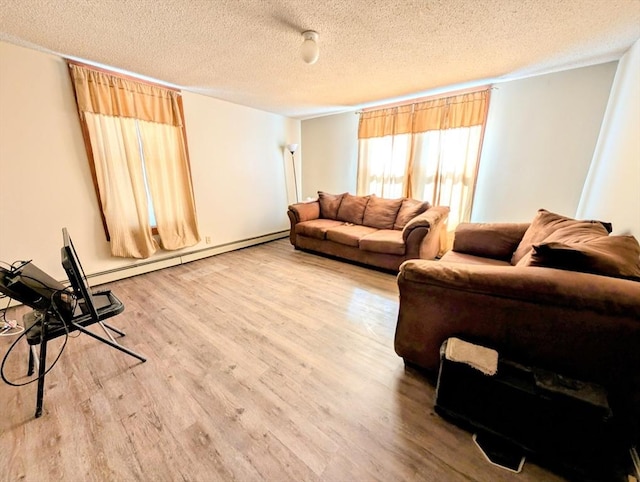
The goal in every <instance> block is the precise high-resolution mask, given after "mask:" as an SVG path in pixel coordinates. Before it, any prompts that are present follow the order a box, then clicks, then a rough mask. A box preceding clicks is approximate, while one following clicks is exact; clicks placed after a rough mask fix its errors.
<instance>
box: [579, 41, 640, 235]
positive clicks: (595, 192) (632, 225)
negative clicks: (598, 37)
mask: <svg viewBox="0 0 640 482" xmlns="http://www.w3.org/2000/svg"><path fill="white" fill-rule="evenodd" d="M577 216H578V217H580V218H593V219H606V220H608V221H611V222H612V223H613V233H627V232H630V233H631V234H633V235H634V236H635V237H636V238H639V239H640V40H639V41H637V42H636V43H635V44H634V45H633V46H632V47H631V49H629V51H628V52H627V53H626V54H625V55H624V56H623V57H622V59H620V63H619V66H618V70H617V71H616V76H615V80H614V82H613V88H612V89H611V97H610V99H609V104H608V106H607V111H606V113H605V116H604V121H603V123H602V129H601V131H600V137H599V138H598V144H597V146H596V150H595V154H594V156H593V162H592V163H591V169H590V170H589V175H588V177H587V182H586V183H585V186H584V190H583V192H582V197H581V200H580V205H579V207H578V211H577Z"/></svg>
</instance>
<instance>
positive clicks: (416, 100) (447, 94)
mask: <svg viewBox="0 0 640 482" xmlns="http://www.w3.org/2000/svg"><path fill="white" fill-rule="evenodd" d="M497 89H498V87H496V86H495V85H492V84H488V85H483V86H480V87H472V88H469V89H461V90H452V91H450V92H443V93H442V94H434V95H428V96H424V97H416V98H414V99H411V100H403V101H400V102H393V103H390V104H382V105H379V106H376V107H367V108H364V109H360V110H357V111H355V112H354V114H356V115H359V114H362V113H364V112H373V111H376V110H382V109H391V108H393V107H402V106H405V105H411V104H417V103H419V102H425V101H427V100H434V99H444V98H447V97H455V96H456V95H462V94H472V93H474V92H482V91H483V90H497Z"/></svg>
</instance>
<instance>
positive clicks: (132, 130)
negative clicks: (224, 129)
mask: <svg viewBox="0 0 640 482" xmlns="http://www.w3.org/2000/svg"><path fill="white" fill-rule="evenodd" d="M69 69H70V72H71V79H72V82H73V86H74V89H75V93H76V101H77V103H78V112H79V114H80V120H81V123H82V128H83V134H84V137H85V143H86V145H87V153H88V157H89V161H90V165H91V171H92V174H93V176H94V182H95V185H96V193H97V195H98V201H99V204H100V208H101V214H102V219H103V223H104V226H105V230H106V232H107V237H108V239H109V241H110V246H111V254H112V255H113V256H121V257H133V258H147V257H149V256H151V255H152V254H153V253H155V252H156V251H157V249H158V248H159V247H162V248H163V249H167V250H175V249H180V248H184V247H187V246H192V245H194V244H196V243H197V242H198V241H199V240H200V235H199V234H198V227H197V222H196V210H195V201H194V196H193V189H192V184H191V172H190V167H189V159H188V155H187V148H186V142H185V137H184V131H183V120H182V112H181V109H180V105H179V102H180V93H179V92H177V91H175V90H171V89H166V88H163V87H159V86H156V85H151V84H147V83H144V82H137V81H134V80H131V79H128V78H124V77H121V76H118V75H114V74H110V73H107V72H103V71H99V70H94V69H90V68H87V67H86V66H82V65H76V64H71V63H70V64H69ZM154 230H157V231H156V232H157V236H158V238H159V240H160V242H158V241H157V240H156V238H155V237H154Z"/></svg>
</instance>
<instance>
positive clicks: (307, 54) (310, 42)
mask: <svg viewBox="0 0 640 482" xmlns="http://www.w3.org/2000/svg"><path fill="white" fill-rule="evenodd" d="M302 38H303V39H304V42H302V46H301V47H300V55H301V56H302V60H304V61H305V62H306V63H307V64H315V63H316V62H317V61H318V57H319V56H320V49H319V48H318V43H317V42H318V32H314V31H313V30H307V31H305V32H302Z"/></svg>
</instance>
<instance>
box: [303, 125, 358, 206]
mask: <svg viewBox="0 0 640 482" xmlns="http://www.w3.org/2000/svg"><path fill="white" fill-rule="evenodd" d="M358 120H359V117H358V116H357V115H355V114H354V113H353V112H347V113H346V114H338V115H332V116H326V117H318V118H316V119H310V120H306V121H302V143H301V148H302V152H303V154H304V158H303V164H302V169H303V175H302V192H303V197H302V199H305V198H307V197H317V192H318V191H326V192H330V193H340V192H351V193H352V194H355V192H356V176H357V170H358V142H357V140H358V139H357V138H358Z"/></svg>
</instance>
